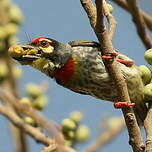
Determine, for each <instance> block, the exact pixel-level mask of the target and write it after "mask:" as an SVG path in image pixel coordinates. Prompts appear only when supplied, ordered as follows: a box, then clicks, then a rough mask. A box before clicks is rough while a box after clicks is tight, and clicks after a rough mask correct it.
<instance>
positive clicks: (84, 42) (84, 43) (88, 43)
mask: <svg viewBox="0 0 152 152" xmlns="http://www.w3.org/2000/svg"><path fill="white" fill-rule="evenodd" d="M68 44H69V45H71V46H72V47H76V46H89V47H100V44H99V43H98V42H94V41H87V40H75V41H70V42H69V43H68Z"/></svg>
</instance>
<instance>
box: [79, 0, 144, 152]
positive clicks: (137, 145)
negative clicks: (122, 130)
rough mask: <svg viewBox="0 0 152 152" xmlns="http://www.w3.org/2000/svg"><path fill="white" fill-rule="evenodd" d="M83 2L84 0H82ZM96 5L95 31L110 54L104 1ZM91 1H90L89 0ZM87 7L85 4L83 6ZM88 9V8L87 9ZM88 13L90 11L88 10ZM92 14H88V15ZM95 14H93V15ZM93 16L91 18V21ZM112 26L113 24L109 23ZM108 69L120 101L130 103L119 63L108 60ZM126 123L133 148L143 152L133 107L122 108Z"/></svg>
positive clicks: (104, 49) (104, 51)
mask: <svg viewBox="0 0 152 152" xmlns="http://www.w3.org/2000/svg"><path fill="white" fill-rule="evenodd" d="M81 2H82V0H81ZM95 2H96V7H97V21H96V26H95V28H94V31H95V33H96V35H97V37H98V40H99V41H100V43H101V46H102V54H110V53H111V52H112V51H113V46H112V43H111V40H110V38H109V35H108V33H107V32H106V28H105V25H104V23H103V12H104V10H103V1H102V0H96V1H95ZM88 3H90V1H88ZM83 7H85V6H83ZM85 10H86V9H85ZM86 12H87V13H88V12H89V11H86ZM89 16H91V15H88V17H89ZM92 16H93V15H92ZM91 19H92V18H89V20H90V22H92V21H91ZM109 26H111V25H109ZM105 65H106V67H107V70H108V71H109V74H110V76H111V78H112V79H113V80H114V82H115V84H116V87H117V90H118V92H119V98H118V101H124V102H128V103H130V99H129V95H128V90H127V85H126V82H125V80H124V77H123V75H122V73H121V70H120V69H119V68H118V66H117V63H116V62H115V61H114V62H112V63H111V62H109V63H108V62H106V63H105ZM122 111H123V114H124V117H125V121H126V125H127V128H128V133H129V137H130V144H131V146H132V148H133V151H134V152H143V151H144V149H143V146H142V145H143V143H142V137H141V134H140V129H139V127H138V124H137V121H136V118H135V115H134V112H133V110H132V108H125V109H122Z"/></svg>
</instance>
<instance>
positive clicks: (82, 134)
mask: <svg viewBox="0 0 152 152" xmlns="http://www.w3.org/2000/svg"><path fill="white" fill-rule="evenodd" d="M89 136H90V130H89V128H88V127H87V126H85V125H80V126H79V127H78V129H77V130H76V132H75V139H76V141H78V142H84V141H86V140H87V139H88V138H89Z"/></svg>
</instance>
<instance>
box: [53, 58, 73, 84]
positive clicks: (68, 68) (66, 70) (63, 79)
mask: <svg viewBox="0 0 152 152" xmlns="http://www.w3.org/2000/svg"><path fill="white" fill-rule="evenodd" d="M74 62H75V61H74V59H73V58H69V59H68V61H67V62H66V64H65V65H64V66H63V67H62V68H61V69H58V70H57V71H56V72H55V74H54V77H55V79H56V80H57V81H58V82H60V83H68V82H69V81H70V80H71V78H72V76H73V74H74V69H75V63H74Z"/></svg>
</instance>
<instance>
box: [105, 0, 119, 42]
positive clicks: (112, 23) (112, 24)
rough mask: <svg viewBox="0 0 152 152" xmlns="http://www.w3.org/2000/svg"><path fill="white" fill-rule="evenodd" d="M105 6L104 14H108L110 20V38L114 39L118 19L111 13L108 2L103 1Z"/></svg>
mask: <svg viewBox="0 0 152 152" xmlns="http://www.w3.org/2000/svg"><path fill="white" fill-rule="evenodd" d="M103 4H104V5H103V8H104V15H105V16H106V18H107V20H108V23H109V25H110V26H109V31H108V35H109V38H110V40H112V38H113V36H114V34H115V30H116V24H117V22H116V20H115V18H114V17H113V15H112V14H111V13H110V11H109V9H108V6H107V3H106V2H105V1H104V3H103Z"/></svg>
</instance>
